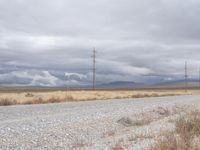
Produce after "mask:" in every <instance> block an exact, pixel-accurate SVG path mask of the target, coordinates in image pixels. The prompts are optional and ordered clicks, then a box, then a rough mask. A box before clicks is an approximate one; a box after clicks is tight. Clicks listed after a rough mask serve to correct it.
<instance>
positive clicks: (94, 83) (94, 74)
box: [92, 48, 96, 90]
mask: <svg viewBox="0 0 200 150" xmlns="http://www.w3.org/2000/svg"><path fill="white" fill-rule="evenodd" d="M92 58H93V69H92V70H93V90H95V89H96V49H95V48H94V49H93V56H92Z"/></svg>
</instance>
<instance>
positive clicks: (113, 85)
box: [98, 81, 145, 88]
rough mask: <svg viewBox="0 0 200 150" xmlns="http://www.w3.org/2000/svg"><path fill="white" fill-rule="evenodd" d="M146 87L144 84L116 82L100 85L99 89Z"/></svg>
mask: <svg viewBox="0 0 200 150" xmlns="http://www.w3.org/2000/svg"><path fill="white" fill-rule="evenodd" d="M142 86H145V84H144V83H136V82H132V81H116V82H110V83H106V84H101V85H98V87H99V88H135V87H142Z"/></svg>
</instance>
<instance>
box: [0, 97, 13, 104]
mask: <svg viewBox="0 0 200 150" xmlns="http://www.w3.org/2000/svg"><path fill="white" fill-rule="evenodd" d="M15 104H17V102H16V100H13V99H7V98H3V99H0V106H9V105H15Z"/></svg>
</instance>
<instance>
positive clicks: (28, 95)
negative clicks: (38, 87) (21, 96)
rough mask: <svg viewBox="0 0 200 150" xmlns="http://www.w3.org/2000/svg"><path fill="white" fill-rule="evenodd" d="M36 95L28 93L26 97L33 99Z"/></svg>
mask: <svg viewBox="0 0 200 150" xmlns="http://www.w3.org/2000/svg"><path fill="white" fill-rule="evenodd" d="M33 96H34V95H33V94H32V93H26V95H25V97H33Z"/></svg>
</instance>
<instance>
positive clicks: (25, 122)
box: [0, 95, 200, 150]
mask: <svg viewBox="0 0 200 150" xmlns="http://www.w3.org/2000/svg"><path fill="white" fill-rule="evenodd" d="M199 104H200V100H199V95H190V96H174V97H157V98H140V99H128V100H107V101H105V100H103V101H101V100H99V101H86V102H68V103H60V104H43V105H22V106H7V107H4V106H1V107H0V149H3V150H4V149H5V150H7V149H22V150H29V149H38V150H39V149H115V148H116V147H122V148H125V149H136V150H140V149H141V150H142V149H147V147H148V146H149V145H150V144H151V143H153V138H152V136H156V135H158V134H160V133H161V132H165V131H170V130H172V129H173V124H172V123H170V122H169V121H168V120H169V119H171V118H173V117H174V116H175V115H176V114H177V113H180V112H181V111H183V109H187V108H189V107H193V106H198V105H199ZM163 113H164V115H163ZM135 121H137V122H135ZM141 121H142V122H141ZM134 123H135V124H134ZM138 123H139V125H138Z"/></svg>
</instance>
